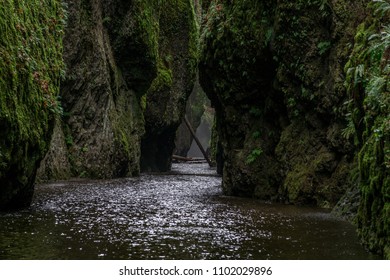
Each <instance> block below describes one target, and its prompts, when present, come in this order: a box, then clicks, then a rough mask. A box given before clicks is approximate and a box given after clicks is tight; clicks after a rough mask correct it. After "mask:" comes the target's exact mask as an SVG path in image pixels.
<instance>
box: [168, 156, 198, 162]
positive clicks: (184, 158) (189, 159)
mask: <svg viewBox="0 0 390 280" xmlns="http://www.w3.org/2000/svg"><path fill="white" fill-rule="evenodd" d="M172 159H175V160H178V161H192V160H193V159H192V158H187V157H181V156H178V155H173V156H172Z"/></svg>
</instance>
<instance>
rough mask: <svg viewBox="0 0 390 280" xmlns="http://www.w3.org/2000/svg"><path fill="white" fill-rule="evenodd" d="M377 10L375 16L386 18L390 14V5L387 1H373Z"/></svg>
mask: <svg viewBox="0 0 390 280" xmlns="http://www.w3.org/2000/svg"><path fill="white" fill-rule="evenodd" d="M373 2H374V7H375V8H376V9H375V15H380V16H384V15H385V14H387V13H389V12H390V3H389V2H388V1H386V0H373Z"/></svg>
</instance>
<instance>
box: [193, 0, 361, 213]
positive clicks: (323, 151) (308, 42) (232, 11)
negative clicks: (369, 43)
mask: <svg viewBox="0 0 390 280" xmlns="http://www.w3.org/2000/svg"><path fill="white" fill-rule="evenodd" d="M365 2H368V1H359V2H358V3H355V2H354V3H353V4H351V3H350V2H349V1H316V0H313V1H298V0H296V1H261V2H259V1H223V2H222V1H212V2H211V4H210V8H209V12H208V14H207V17H206V22H205V24H204V27H203V30H202V42H201V46H202V57H201V61H200V80H201V84H202V86H203V88H204V89H205V91H206V93H207V94H208V96H209V98H210V99H211V101H212V104H213V105H214V107H215V108H216V116H217V120H216V123H217V131H218V136H219V140H220V142H221V147H222V150H223V162H224V174H223V184H224V190H225V191H226V192H227V193H229V194H239V195H245V196H254V197H259V198H261V199H275V200H286V201H289V202H290V203H296V204H314V205H319V206H323V207H327V208H330V207H332V206H334V205H335V204H336V203H337V201H338V200H339V199H340V197H341V196H342V195H343V193H344V192H345V191H346V189H347V188H348V183H347V181H348V180H346V178H348V173H349V168H348V166H349V164H351V163H352V160H353V150H354V148H353V145H352V144H351V143H350V141H349V140H347V139H345V138H344V137H342V136H341V132H342V130H343V128H344V127H345V118H344V114H345V113H346V106H344V107H343V103H344V102H345V101H346V100H347V97H348V96H347V94H346V90H345V88H344V85H343V84H344V79H343V77H344V76H345V74H344V64H345V63H346V62H347V60H348V55H349V54H350V51H351V50H350V49H348V45H350V44H351V42H353V37H354V35H355V31H356V26H357V24H358V22H360V21H362V20H363V15H364V9H365V6H366V3H365Z"/></svg>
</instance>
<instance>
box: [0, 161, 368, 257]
mask: <svg viewBox="0 0 390 280" xmlns="http://www.w3.org/2000/svg"><path fill="white" fill-rule="evenodd" d="M181 174H187V175H181ZM188 174H193V175H188ZM199 175H200V176H199ZM220 183H221V179H220V178H219V177H217V176H216V174H215V171H214V170H213V169H210V168H209V167H208V165H207V164H174V165H173V169H172V172H171V173H169V174H165V175H147V174H144V175H141V177H140V178H128V179H117V180H108V181H89V180H80V181H72V182H58V183H52V184H43V185H39V186H37V187H36V192H35V196H34V199H33V202H32V206H31V207H30V209H26V210H22V211H19V212H13V213H0V259H370V258H373V256H372V255H370V254H368V253H367V252H366V251H365V250H364V249H363V247H362V246H361V245H360V244H359V241H358V238H357V235H356V232H355V228H354V227H352V226H351V225H350V224H348V223H346V222H343V221H340V220H337V219H335V218H333V217H332V216H330V214H329V213H328V212H326V211H323V210H319V209H316V208H309V207H307V208H299V207H295V206H287V205H273V204H264V203H261V202H259V201H255V200H250V199H244V198H233V197H227V196H224V195H223V194H222V191H221V188H220Z"/></svg>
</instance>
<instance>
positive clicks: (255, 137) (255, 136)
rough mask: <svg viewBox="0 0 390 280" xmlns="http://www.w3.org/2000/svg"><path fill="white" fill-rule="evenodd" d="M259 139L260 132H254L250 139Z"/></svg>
mask: <svg viewBox="0 0 390 280" xmlns="http://www.w3.org/2000/svg"><path fill="white" fill-rule="evenodd" d="M260 137H261V132H260V131H258V130H256V131H255V132H253V133H252V138H253V139H255V140H256V139H259V138H260Z"/></svg>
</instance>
